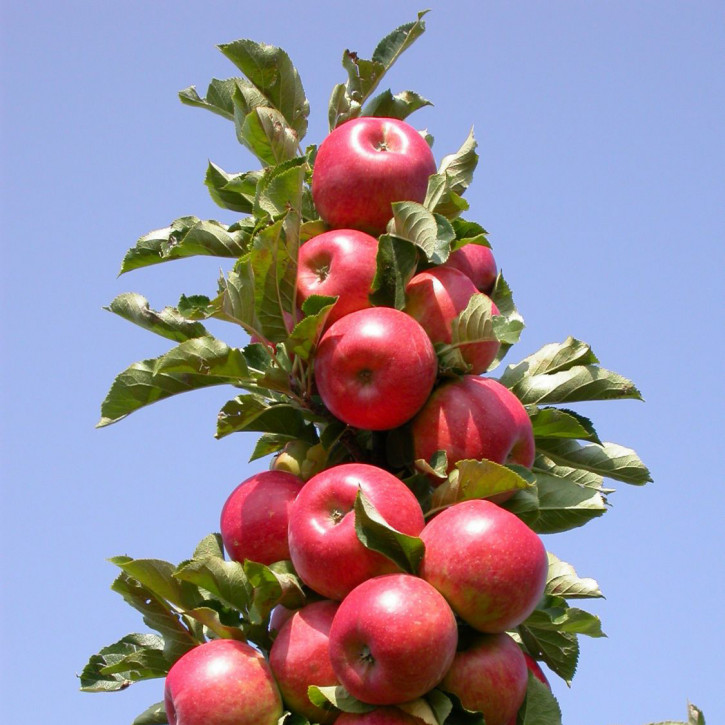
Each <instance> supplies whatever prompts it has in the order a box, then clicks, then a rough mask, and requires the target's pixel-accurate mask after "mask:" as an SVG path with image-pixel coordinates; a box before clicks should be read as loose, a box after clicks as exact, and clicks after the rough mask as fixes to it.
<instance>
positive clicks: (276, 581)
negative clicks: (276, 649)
mask: <svg viewBox="0 0 725 725" xmlns="http://www.w3.org/2000/svg"><path fill="white" fill-rule="evenodd" d="M244 572H245V574H246V575H247V579H248V581H249V584H250V586H251V587H252V590H251V591H252V597H251V600H250V602H249V607H248V609H247V613H248V616H249V621H250V622H251V623H252V624H262V623H263V622H265V621H266V619H267V617H269V614H270V612H271V611H272V609H274V607H276V606H277V604H280V603H284V604H285V606H287V605H289V608H291V609H295V608H297V607H300V606H302V605H303V604H304V603H305V594H304V592H303V590H302V584H301V582H300V580H299V578H298V577H297V575H296V574H295V572H294V570H293V569H292V565H291V563H290V562H277V563H276V564H272V565H271V566H266V565H264V564H260V563H259V562H256V561H245V562H244Z"/></svg>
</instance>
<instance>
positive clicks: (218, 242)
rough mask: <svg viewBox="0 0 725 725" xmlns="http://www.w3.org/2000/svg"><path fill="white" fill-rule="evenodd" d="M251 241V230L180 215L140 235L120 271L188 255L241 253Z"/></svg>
mask: <svg viewBox="0 0 725 725" xmlns="http://www.w3.org/2000/svg"><path fill="white" fill-rule="evenodd" d="M248 242H249V236H248V234H247V233H245V232H244V231H243V230H241V229H238V230H235V231H230V229H229V227H226V226H224V225H223V224H220V223H219V222H217V221H214V220H210V221H202V220H200V219H198V218H197V217H195V216H186V217H181V218H179V219H176V220H175V221H173V222H172V223H171V225H170V226H168V227H164V228H163V229H157V230H155V231H153V232H149V233H148V234H146V235H145V236H143V237H141V238H140V239H139V240H138V241H137V242H136V246H135V247H132V248H131V249H129V250H128V252H126V256H125V257H124V259H123V262H122V264H121V274H124V273H125V272H130V271H131V270H133V269H139V268H140V267H147V266H149V265H151V264H159V263H161V262H168V261H171V260H174V259H183V258H185V257H193V256H199V255H206V256H213V257H239V256H240V255H241V254H243V253H244V252H245V251H246V248H247V244H248Z"/></svg>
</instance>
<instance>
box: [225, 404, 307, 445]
mask: <svg viewBox="0 0 725 725" xmlns="http://www.w3.org/2000/svg"><path fill="white" fill-rule="evenodd" d="M308 426H309V424H308V422H307V421H306V420H305V418H304V416H303V414H302V412H301V410H300V409H299V408H297V407H296V406H294V405H292V404H290V403H270V402H269V401H266V400H264V399H263V398H260V397H259V396H257V395H253V394H249V395H239V396H237V397H236V398H235V399H234V400H230V401H229V402H228V403H226V404H225V405H224V407H223V408H222V409H221V411H220V413H219V417H218V421H217V433H216V437H217V438H223V437H224V436H227V435H229V434H230V433H238V432H242V431H252V432H256V433H275V434H277V435H284V436H286V437H288V438H302V439H307V438H308V437H309V435H310V432H309V430H308Z"/></svg>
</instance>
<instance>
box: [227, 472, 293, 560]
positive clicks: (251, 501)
mask: <svg viewBox="0 0 725 725" xmlns="http://www.w3.org/2000/svg"><path fill="white" fill-rule="evenodd" d="M303 485H304V483H303V481H302V480H301V479H300V478H298V477H297V476H295V475H293V474H292V473H288V472H286V471H276V470H274V471H262V472H261V473H256V474H255V475H253V476H250V477H249V478H248V479H246V480H245V481H243V482H242V483H240V484H239V486H237V487H236V488H235V489H234V491H232V493H231V494H230V495H229V498H227V500H226V503H225V504H224V507H223V508H222V513H221V522H220V525H221V534H222V540H223V542H224V548H225V549H226V551H227V553H228V554H229V558H230V559H233V560H234V561H239V562H243V561H244V560H245V559H249V560H250V561H257V562H259V563H261V564H266V565H269V564H272V563H274V562H275V561H282V560H283V559H289V558H290V556H289V545H288V543H287V522H288V519H289V509H290V506H291V504H292V502H293V501H294V499H295V498H296V497H297V494H298V493H299V492H300V491H301V490H302V486H303Z"/></svg>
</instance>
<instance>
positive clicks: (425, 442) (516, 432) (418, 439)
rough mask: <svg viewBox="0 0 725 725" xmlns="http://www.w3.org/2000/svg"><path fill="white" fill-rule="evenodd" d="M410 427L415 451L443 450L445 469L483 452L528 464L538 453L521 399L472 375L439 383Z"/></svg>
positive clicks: (421, 454) (429, 453) (498, 460)
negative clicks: (446, 461) (442, 383)
mask: <svg viewBox="0 0 725 725" xmlns="http://www.w3.org/2000/svg"><path fill="white" fill-rule="evenodd" d="M411 433H412V437H413V448H414V453H415V457H416V458H423V459H425V460H426V461H428V460H430V457H431V456H432V455H433V454H434V453H435V452H436V451H437V450H444V451H445V452H446V454H447V456H448V472H450V471H451V470H453V468H454V466H455V464H456V462H457V461H461V460H466V459H474V460H481V459H483V458H486V459H488V460H490V461H493V462H494V463H501V464H504V463H517V464H519V465H521V466H525V467H526V468H531V466H532V465H533V462H534V456H535V454H536V444H535V441H534V431H533V428H532V426H531V420H530V418H529V416H528V413H527V412H526V409H525V408H524V406H523V405H522V404H521V401H520V400H519V399H518V398H517V397H516V396H515V395H514V394H513V393H512V392H511V391H510V390H509V389H508V388H506V387H505V386H503V385H501V383H499V382H498V381H496V380H493V379H492V378H483V377H478V376H476V375H464V376H463V377H462V378H460V379H459V380H455V381H453V382H451V383H446V384H444V385H441V386H440V387H438V388H437V389H436V390H435V391H434V392H433V394H432V395H431V396H430V398H429V399H428V401H427V402H426V404H425V405H424V406H423V408H422V409H421V411H420V412H419V413H418V414H417V415H416V416H415V418H414V419H413V421H412V423H411ZM439 482H440V479H437V481H433V484H434V485H436V483H439ZM498 500H499V502H502V501H503V500H504V499H503V498H499V499H498Z"/></svg>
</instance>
